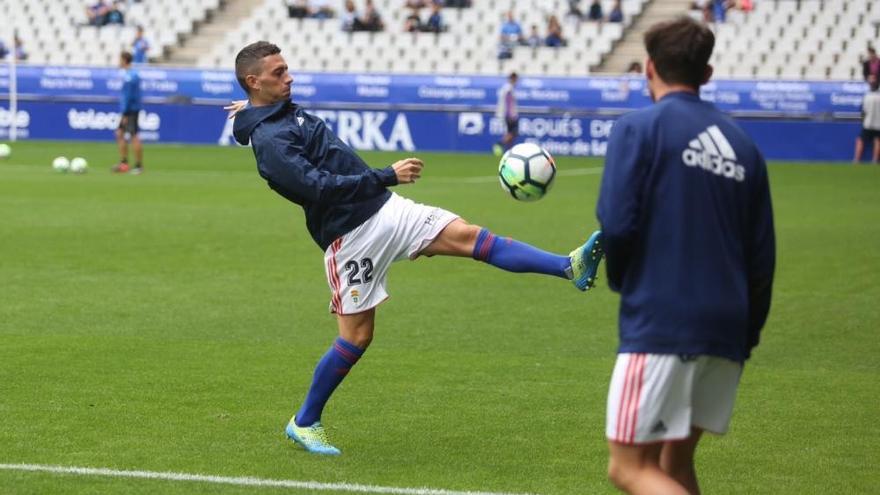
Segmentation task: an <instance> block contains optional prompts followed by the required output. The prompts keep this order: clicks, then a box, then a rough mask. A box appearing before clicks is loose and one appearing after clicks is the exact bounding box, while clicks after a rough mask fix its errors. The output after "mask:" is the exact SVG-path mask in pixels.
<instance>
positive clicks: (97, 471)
mask: <svg viewBox="0 0 880 495" xmlns="http://www.w3.org/2000/svg"><path fill="white" fill-rule="evenodd" d="M0 470H6V471H31V472H41V473H53V474H75V475H80V476H111V477H116V478H139V479H150V480H166V481H195V482H200V483H217V484H223V485H237V486H255V487H273V488H278V487H281V488H301V489H304V490H335V491H342V492H356V493H388V494H394V495H528V494H516V493H503V492H469V491H454V490H444V489H441V488H397V487H390V486H376V485H360V484H356V483H321V482H318V481H297V480H271V479H263V478H253V477H250V476H240V477H228V476H212V475H207V474H188V473H168V472H159V471H123V470H117V469H108V468H88V467H75V466H48V465H43V464H0Z"/></svg>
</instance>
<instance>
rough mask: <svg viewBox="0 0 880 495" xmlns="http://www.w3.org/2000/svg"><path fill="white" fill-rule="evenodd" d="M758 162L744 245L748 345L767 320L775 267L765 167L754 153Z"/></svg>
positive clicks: (772, 230)
mask: <svg viewBox="0 0 880 495" xmlns="http://www.w3.org/2000/svg"><path fill="white" fill-rule="evenodd" d="M758 161H759V166H758V167H757V169H756V171H755V174H754V180H755V182H754V184H753V185H752V194H751V201H750V205H749V206H750V217H751V218H750V219H749V225H750V227H751V231H750V232H749V237H748V241H747V244H746V260H747V263H748V270H749V273H748V284H749V348H752V347H755V346H756V345H758V342H759V341H760V334H761V328H762V327H763V326H764V323H765V322H766V321H767V315H768V314H769V312H770V299H771V295H772V292H773V273H774V271H775V268H776V234H775V232H774V226H773V206H772V201H771V199H770V184H769V181H768V179H767V166H766V165H765V164H764V159H763V158H762V157H760V156H758Z"/></svg>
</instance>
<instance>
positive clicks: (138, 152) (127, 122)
mask: <svg viewBox="0 0 880 495" xmlns="http://www.w3.org/2000/svg"><path fill="white" fill-rule="evenodd" d="M133 59H134V57H133V56H132V55H131V53H130V52H122V53H121V54H120V55H119V66H120V67H122V70H123V73H122V95H121V97H120V98H119V127H117V128H116V144H117V145H118V146H119V156H120V159H119V163H117V164H116V165H114V166H113V171H114V172H117V173H126V172H130V173H132V174H140V173H142V172H143V171H144V164H143V162H144V149H143V146H142V145H141V139H140V137H138V115H139V114H140V111H141V108H143V106H142V103H141V78H140V76H139V75H138V72H137V70H136V69H134V68H132V66H131V63H132V60H133ZM127 139H130V140H131V147H132V148H134V157H135V164H134V168H131V167H129V165H128V141H127Z"/></svg>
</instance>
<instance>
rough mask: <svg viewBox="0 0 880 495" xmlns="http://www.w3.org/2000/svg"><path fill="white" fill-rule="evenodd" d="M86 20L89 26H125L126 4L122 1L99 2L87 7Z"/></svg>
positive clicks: (103, 0)
mask: <svg viewBox="0 0 880 495" xmlns="http://www.w3.org/2000/svg"><path fill="white" fill-rule="evenodd" d="M86 18H87V19H88V22H87V24H88V25H89V26H98V27H100V26H107V25H111V24H117V25H122V24H125V2H123V1H122V0H114V1H112V2H110V1H108V0H97V1H96V2H94V3H89V4H88V5H86Z"/></svg>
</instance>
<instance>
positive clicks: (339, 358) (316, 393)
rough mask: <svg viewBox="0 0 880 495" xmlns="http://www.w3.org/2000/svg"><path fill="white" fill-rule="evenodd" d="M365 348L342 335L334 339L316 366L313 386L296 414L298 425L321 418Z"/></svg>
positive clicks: (310, 422) (306, 424)
mask: <svg viewBox="0 0 880 495" xmlns="http://www.w3.org/2000/svg"><path fill="white" fill-rule="evenodd" d="M365 350H366V349H361V348H359V347H358V346H356V345H354V344H352V343H350V342H347V341H345V340H343V339H342V337H337V338H336V340H335V341H333V345H332V346H330V349H328V350H327V353H326V354H324V357H322V358H321V360H320V361H318V365H317V366H316V367H315V376H314V378H313V379H312V386H311V387H310V388H309V393H308V395H306V400H305V402H303V404H302V406H301V407H300V409H299V412H297V413H296V416H295V421H296V424H297V426H311V425H313V424H314V423H315V422H316V421H320V420H321V412H323V411H324V405H326V404H327V400H328V399H330V396H331V395H332V394H333V391H334V390H336V387H337V386H339V384H340V383H342V379H343V378H345V375H347V374H348V372H349V370H351V367H352V366H354V365H355V363H357V362H358V359H360V358H361V356H362V355H363V354H364V351H365Z"/></svg>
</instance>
